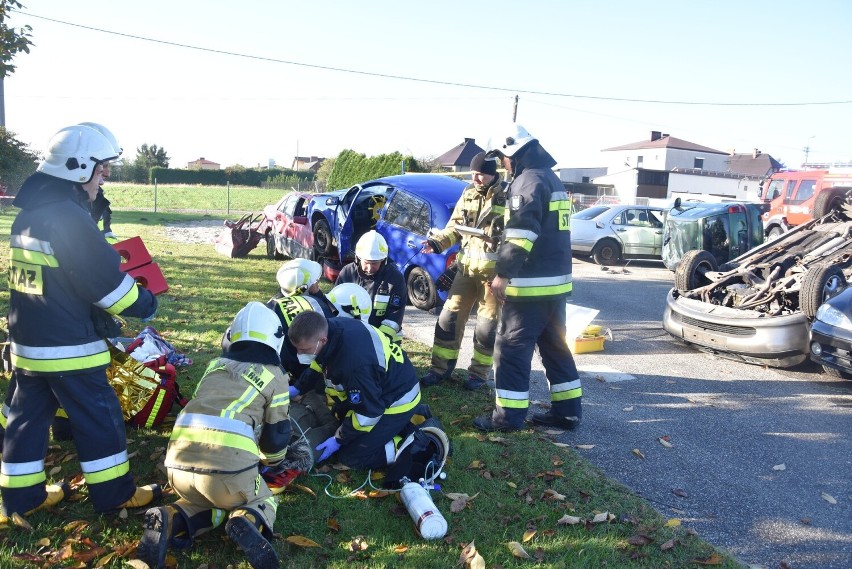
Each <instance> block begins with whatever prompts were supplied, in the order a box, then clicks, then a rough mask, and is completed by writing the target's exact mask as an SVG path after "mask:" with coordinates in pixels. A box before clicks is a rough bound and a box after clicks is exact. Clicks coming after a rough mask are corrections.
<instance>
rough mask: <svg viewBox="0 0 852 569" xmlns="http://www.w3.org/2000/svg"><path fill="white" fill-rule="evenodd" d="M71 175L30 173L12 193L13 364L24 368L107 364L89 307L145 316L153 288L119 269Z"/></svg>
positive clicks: (78, 370) (69, 370) (66, 370)
mask: <svg viewBox="0 0 852 569" xmlns="http://www.w3.org/2000/svg"><path fill="white" fill-rule="evenodd" d="M83 196H85V193H84V192H83V190H82V188H81V187H80V186H79V185H78V184H75V183H73V182H68V181H65V180H60V179H59V178H54V177H52V176H47V175H45V174H41V173H36V174H33V175H32V176H30V177H29V178H28V179H27V180H26V182H24V185H23V186H22V187H21V190H20V192H19V193H18V195H17V196H16V198H15V202H14V204H15V205H16V206H18V207H20V208H21V211H20V213H18V216H17V217H16V218H15V221H14V222H13V223H12V231H11V236H10V241H9V245H10V262H9V291H10V292H9V322H10V326H9V328H10V329H9V335H10V339H11V346H10V347H11V358H12V365H13V366H14V367H15V368H16V369H17V371H18V373H21V374H24V375H60V374H61V375H75V374H82V373H87V372H89V371H95V370H99V369H105V368H106V367H108V366H109V364H110V355H109V350H108V348H107V342H106V341H105V340H104V339H103V338H101V337H100V336H98V334H97V333H96V330H95V322H94V321H93V320H92V311H93V307H94V308H96V309H98V310H104V311H106V312H108V313H109V314H121V315H124V316H134V317H139V318H147V317H150V316H152V315H153V314H154V312H155V311H156V309H157V300H156V298H155V297H154V295H153V294H151V293H150V292H149V291H147V290H145V289H144V288H142V287H140V286H137V284H136V282H135V281H134V280H133V278H131V277H130V276H129V275H127V274H125V273H123V272H121V270H119V265H120V263H121V257H120V256H119V254H118V253H117V252H116V251H115V250H114V249H113V248H112V247H111V246H110V245H109V244H108V243H107V242H106V241H104V237H103V234H101V232H100V231H98V228H97V226H96V225H95V222H94V221H93V220H92V218H91V216H90V215H89V211H88V208H87V207H86V205H85V198H84V197H83Z"/></svg>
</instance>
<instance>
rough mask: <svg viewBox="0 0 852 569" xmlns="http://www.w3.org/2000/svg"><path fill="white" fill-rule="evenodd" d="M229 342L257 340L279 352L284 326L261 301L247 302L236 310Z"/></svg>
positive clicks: (282, 342)
mask: <svg viewBox="0 0 852 569" xmlns="http://www.w3.org/2000/svg"><path fill="white" fill-rule="evenodd" d="M230 340H231V344H236V343H237V342H259V343H261V344H265V345H267V346H269V347H270V348H272V349H273V350H275V353H276V354H278V353H280V352H281V346H283V345H284V327H283V326H281V321H280V320H279V319H278V316H277V315H276V314H275V312H273V311H272V310H270V309H269V308H267V307H266V306H265V305H264V304H263V303H261V302H254V301H253V302H249V303H248V304H246V305H245V306H244V307H243V308H241V309H240V311H239V312H237V315H236V316H235V317H234V321H233V323H231V328H230Z"/></svg>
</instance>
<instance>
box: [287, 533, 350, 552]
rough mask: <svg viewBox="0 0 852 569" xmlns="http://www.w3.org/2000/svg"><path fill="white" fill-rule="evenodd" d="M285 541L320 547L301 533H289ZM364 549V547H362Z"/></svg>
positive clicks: (302, 545) (300, 545)
mask: <svg viewBox="0 0 852 569" xmlns="http://www.w3.org/2000/svg"><path fill="white" fill-rule="evenodd" d="M284 541H286V542H287V543H292V544H293V545H298V546H299V547H322V546H321V545H320V544H318V543H317V542H315V541H313V540H312V539H308V538H307V537H304V536H301V535H291V536H288V537H287V539H285V540H284ZM364 549H366V547H365V548H364Z"/></svg>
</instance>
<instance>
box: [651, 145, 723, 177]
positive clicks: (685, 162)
mask: <svg viewBox="0 0 852 569" xmlns="http://www.w3.org/2000/svg"><path fill="white" fill-rule="evenodd" d="M696 158H703V159H704V165H703V166H702V167H701V169H702V170H709V171H710V172H727V171H728V160H729V159H730V156H729V155H728V154H704V153H702V152H696V151H694V150H680V149H677V148H669V149H668V152H667V153H666V164H665V166H663V167H662V168H655V167H652V166H647V165H646V166H645V168H650V169H657V170H674V169H675V168H695V159H696Z"/></svg>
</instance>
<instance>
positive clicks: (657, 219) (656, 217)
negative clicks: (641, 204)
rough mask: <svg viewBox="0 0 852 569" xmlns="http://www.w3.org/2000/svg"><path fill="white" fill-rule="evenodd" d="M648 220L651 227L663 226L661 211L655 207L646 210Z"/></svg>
mask: <svg viewBox="0 0 852 569" xmlns="http://www.w3.org/2000/svg"><path fill="white" fill-rule="evenodd" d="M648 222H649V223H650V224H651V227H655V228H657V229H659V228H661V227H662V226H663V211H662V210H656V209H649V210H648Z"/></svg>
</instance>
